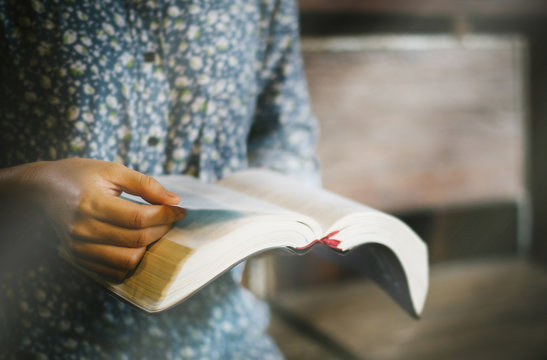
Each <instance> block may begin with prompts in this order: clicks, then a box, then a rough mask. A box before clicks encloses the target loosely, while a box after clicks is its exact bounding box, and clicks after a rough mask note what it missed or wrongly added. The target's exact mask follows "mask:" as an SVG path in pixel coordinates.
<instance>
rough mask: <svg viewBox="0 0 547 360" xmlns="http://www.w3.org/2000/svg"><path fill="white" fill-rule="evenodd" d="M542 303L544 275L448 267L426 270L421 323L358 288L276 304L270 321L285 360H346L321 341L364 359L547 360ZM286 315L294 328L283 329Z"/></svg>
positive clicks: (522, 268)
mask: <svg viewBox="0 0 547 360" xmlns="http://www.w3.org/2000/svg"><path fill="white" fill-rule="evenodd" d="M546 299H547V270H546V269H545V268H540V267H537V266H534V265H531V264H529V263H526V262H523V261H521V260H518V259H492V260H483V261H479V262H460V263H448V264H444V265H438V266H434V267H433V268H432V270H431V281H430V292H429V296H428V299H427V302H426V306H425V310H424V313H423V315H422V317H421V319H420V320H414V319H412V318H410V317H409V316H408V315H407V314H406V313H404V312H403V311H402V310H401V309H400V308H398V307H397V305H395V303H394V302H393V301H392V300H391V299H389V298H388V297H387V296H386V295H385V294H384V293H383V292H382V291H381V290H380V289H379V288H378V287H377V286H376V285H374V284H372V283H367V282H364V281H362V280H356V281H352V282H347V283H344V284H339V285H330V286H325V287H320V288H314V289H304V290H300V291H296V292H292V293H289V294H285V295H281V296H278V297H276V299H275V302H276V304H277V307H279V308H281V309H283V316H282V317H276V316H275V315H274V321H273V324H272V327H271V330H270V333H271V334H272V336H273V337H274V338H275V339H276V340H277V343H278V345H279V347H280V348H281V350H282V351H284V353H285V355H286V356H287V358H288V359H305V358H310V359H312V358H314V359H315V358H322V359H323V358H326V359H335V358H343V357H344V356H341V355H339V354H338V355H337V353H336V346H335V347H333V346H330V345H331V344H330V343H329V342H328V341H325V340H324V339H325V338H328V339H331V341H332V342H334V343H336V344H339V345H338V346H339V347H340V348H343V349H345V350H346V351H347V353H348V354H353V357H355V358H361V359H424V360H425V359H435V360H436V359H481V360H488V359H546V358H547V306H546ZM286 313H289V314H292V316H294V317H295V318H296V319H297V321H296V322H292V323H290V322H289V323H287V322H286V321H283V320H282V319H285V318H286ZM274 314H275V312H274ZM295 314H297V315H295ZM290 324H292V325H290ZM294 324H296V326H295V325H294ZM302 324H305V325H304V326H303V325H302ZM306 324H307V325H306ZM310 329H311V330H312V331H310ZM309 334H311V336H310V335H309ZM318 334H319V336H318ZM321 354H323V355H321ZM308 355H309V356H308Z"/></svg>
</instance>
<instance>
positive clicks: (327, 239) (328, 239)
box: [296, 230, 342, 251]
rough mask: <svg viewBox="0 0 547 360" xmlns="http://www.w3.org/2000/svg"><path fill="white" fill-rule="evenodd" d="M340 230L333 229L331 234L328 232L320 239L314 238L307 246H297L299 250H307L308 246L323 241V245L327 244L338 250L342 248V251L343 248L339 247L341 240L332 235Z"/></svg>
mask: <svg viewBox="0 0 547 360" xmlns="http://www.w3.org/2000/svg"><path fill="white" fill-rule="evenodd" d="M339 232H340V230H336V231H333V232H331V233H330V234H328V235H327V236H324V237H322V238H321V239H319V240H313V241H312V242H311V243H309V244H308V245H306V246H302V247H298V248H296V249H297V250H306V249H308V248H310V247H311V246H313V245H315V244H317V243H321V244H323V245H326V246H328V247H330V248H332V249H336V250H340V251H342V249H340V248H339V247H338V245H340V240H336V239H333V238H332V237H333V236H335V235H336V234H338V233H339Z"/></svg>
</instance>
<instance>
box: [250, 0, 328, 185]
mask: <svg viewBox="0 0 547 360" xmlns="http://www.w3.org/2000/svg"><path fill="white" fill-rule="evenodd" d="M270 6H271V7H272V9H271V12H269V14H270V15H269V21H265V22H263V26H264V28H263V29H262V30H263V32H264V35H263V38H264V48H263V51H262V53H261V54H260V55H261V56H260V57H261V58H259V64H260V65H259V66H261V69H260V68H259V74H258V84H259V88H260V93H259V96H258V99H257V104H256V110H255V115H254V119H253V125H252V127H251V131H250V134H249V140H248V154H249V165H250V166H251V167H268V168H271V169H275V170H279V171H281V172H284V173H288V174H291V175H294V176H297V177H299V178H300V179H302V180H304V181H309V182H312V183H316V184H318V183H319V172H318V163H317V158H316V154H315V146H316V142H317V136H318V126H317V122H316V119H315V118H314V117H313V115H312V113H311V110H310V103H309V95H308V91H307V84H306V80H305V75H304V70H303V64H302V58H301V54H300V43H299V37H298V16H297V9H296V5H295V2H294V0H278V1H276V2H274V4H270Z"/></svg>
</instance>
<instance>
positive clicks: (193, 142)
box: [0, 0, 317, 359]
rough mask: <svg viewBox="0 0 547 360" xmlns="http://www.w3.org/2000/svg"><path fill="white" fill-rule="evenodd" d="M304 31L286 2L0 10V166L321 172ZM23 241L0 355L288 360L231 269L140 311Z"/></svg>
mask: <svg viewBox="0 0 547 360" xmlns="http://www.w3.org/2000/svg"><path fill="white" fill-rule="evenodd" d="M297 35H298V28H297V18H296V8H295V4H294V1H291V0H229V1H228V0H226V1H224V0H218V1H207V0H161V1H145V0H134V1H122V0H104V1H37V0H33V1H15V0H2V1H0V78H1V79H2V80H1V82H0V167H9V166H15V165H18V164H22V163H26V162H31V161H38V160H55V159H62V158H66V157H71V156H81V157H89V158H96V159H103V160H110V161H117V162H120V163H123V164H125V165H127V166H129V167H131V168H133V169H135V170H138V171H141V172H144V173H148V174H152V175H154V174H181V173H184V174H191V175H195V176H197V177H199V178H200V179H202V180H203V181H214V180H216V179H219V178H222V177H223V176H226V175H227V174H229V173H231V172H233V171H236V170H239V169H242V168H245V167H247V166H266V167H270V168H274V169H278V170H281V171H284V172H288V173H292V174H295V175H296V176H300V177H306V178H314V176H315V174H316V169H317V166H316V161H315V157H314V143H315V139H316V135H317V129H316V124H315V121H314V119H313V117H312V116H311V114H310V109H309V104H308V95H307V92H306V84H305V81H304V77H303V71H302V64H301V58H300V54H299V43H298V36H297ZM25 234H26V236H27V237H32V239H27V240H29V241H32V246H30V248H25V249H24V252H25V257H24V260H25V261H16V262H17V264H14V265H13V266H9V267H5V269H8V270H3V271H2V273H1V275H0V357H1V356H2V355H5V356H7V357H8V358H9V357H13V358H18V357H24V356H31V357H36V358H55V359H58V358H59V359H60V358H67V359H80V358H93V359H95V358H105V359H115V358H120V359H138V358H142V359H179V358H208V359H214V358H238V359H244V358H261V359H264V358H268V357H270V358H279V357H280V356H281V355H280V354H279V352H278V351H277V349H276V347H275V344H273V342H272V341H271V340H270V339H269V338H268V337H267V336H266V335H264V331H265V328H266V327H267V323H268V310H267V307H266V306H265V305H264V304H263V303H261V302H260V301H258V300H256V299H255V298H254V297H253V296H252V295H251V294H250V293H249V292H247V291H246V290H245V289H243V288H241V287H240V286H239V285H238V283H239V276H238V272H237V271H235V270H233V271H231V272H230V273H227V274H225V275H224V276H222V277H220V278H219V279H218V280H216V281H215V282H213V283H211V284H210V285H208V286H207V287H206V288H204V289H203V290H202V291H200V292H199V293H198V294H196V295H194V296H193V297H192V298H190V299H189V300H187V301H185V302H183V303H182V304H180V305H178V306H176V307H175V308H173V309H171V310H167V311H164V312H162V313H159V314H145V313H142V312H141V311H139V310H137V309H135V308H133V307H132V306H130V305H128V304H126V303H124V302H122V301H120V300H118V299H117V298H115V297H113V296H112V295H110V294H109V293H107V292H105V291H104V290H102V289H101V288H100V287H98V286H97V285H96V284H94V283H93V282H91V281H90V280H87V279H86V278H85V277H83V276H82V275H80V274H79V273H78V272H77V271H75V270H73V269H72V268H71V267H70V266H69V265H67V264H66V263H65V262H64V261H62V260H60V258H59V257H58V255H57V252H56V240H55V236H54V234H53V233H52V232H50V231H48V230H44V227H43V226H42V227H40V226H38V225H36V227H33V226H31V225H29V226H28V227H27V228H26V229H25ZM21 243H24V242H21ZM20 250H21V249H19V248H18V247H17V246H12V247H11V248H10V247H9V246H8V249H7V250H6V253H5V254H4V257H5V258H11V259H22V258H21V255H20V253H18V251H20ZM2 351H3V352H4V353H2Z"/></svg>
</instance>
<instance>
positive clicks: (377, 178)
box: [303, 36, 525, 211]
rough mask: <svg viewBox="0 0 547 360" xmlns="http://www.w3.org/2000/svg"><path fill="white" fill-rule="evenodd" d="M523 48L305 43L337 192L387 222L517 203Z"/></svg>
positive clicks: (427, 41)
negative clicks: (412, 214) (405, 214)
mask: <svg viewBox="0 0 547 360" xmlns="http://www.w3.org/2000/svg"><path fill="white" fill-rule="evenodd" d="M521 46H522V44H521V43H520V42H519V39H518V38H511V37H509V38H488V37H468V38H465V39H463V40H462V41H458V40H456V39H454V38H451V37H442V36H440V37H439V36H437V37H435V36H431V37H419V36H418V37H389V36H387V37H382V36H380V37H364V38H342V39H341V38H322V39H319V40H317V39H307V40H305V41H304V44H303V48H304V60H305V66H306V73H307V78H308V83H309V88H310V93H311V99H312V109H313V111H314V112H315V114H316V115H317V117H318V118H319V120H320V122H321V126H322V135H321V140H320V143H319V156H320V160H321V161H322V165H323V178H324V185H325V187H326V188H327V189H330V190H333V191H335V192H338V193H340V194H342V195H345V196H348V197H350V198H354V199H356V200H358V201H361V202H364V203H367V204H370V205H372V206H375V207H377V208H380V209H384V210H389V211H400V210H410V209H419V208H432V207H433V208H434V207H442V206H450V205H459V204H469V203H473V202H478V201H481V202H484V201H498V200H500V199H502V200H505V199H519V198H520V197H521V195H522V192H523V183H524V180H523V176H524V175H523V174H524V170H523V162H524V161H523V158H524V140H523V138H524V118H525V110H524V100H523V95H522V94H523V93H522V89H523V73H522V71H523V59H522V48H521Z"/></svg>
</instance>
